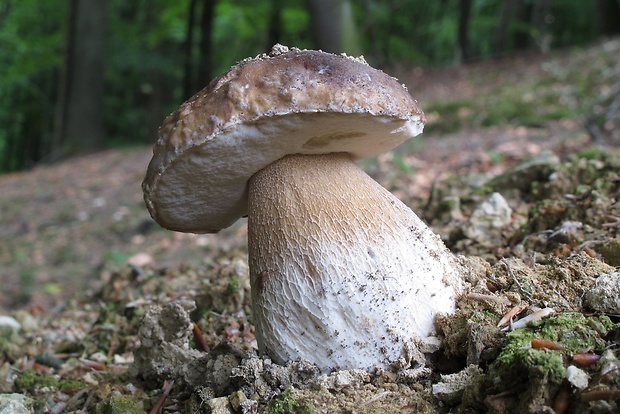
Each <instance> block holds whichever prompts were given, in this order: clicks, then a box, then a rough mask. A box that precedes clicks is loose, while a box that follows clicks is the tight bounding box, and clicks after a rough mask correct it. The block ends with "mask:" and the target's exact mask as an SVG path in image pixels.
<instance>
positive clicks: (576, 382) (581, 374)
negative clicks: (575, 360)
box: [566, 365, 590, 390]
mask: <svg viewBox="0 0 620 414" xmlns="http://www.w3.org/2000/svg"><path fill="white" fill-rule="evenodd" d="M566 379H567V380H568V382H570V383H571V384H572V385H573V386H574V387H575V388H578V389H580V390H585V389H586V388H588V381H589V380H590V377H589V376H588V374H587V373H586V372H585V371H584V370H582V369H579V368H577V367H576V366H574V365H569V367H568V368H566Z"/></svg>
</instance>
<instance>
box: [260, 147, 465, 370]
mask: <svg viewBox="0 0 620 414" xmlns="http://www.w3.org/2000/svg"><path fill="white" fill-rule="evenodd" d="M248 226H249V228H248V233H249V234H248V235H249V255H250V271H251V283H252V301H253V309H254V315H255V316H254V323H255V325H256V337H257V340H258V345H259V349H260V351H261V352H262V353H265V354H267V355H268V356H270V357H271V358H272V359H273V360H274V361H276V362H279V363H283V362H285V361H289V360H294V359H297V358H302V359H306V360H309V361H311V362H314V363H316V364H318V365H319V366H321V367H323V368H324V369H330V368H372V367H374V366H383V367H386V366H388V365H389V363H390V362H391V361H394V360H396V359H398V358H399V356H400V355H401V352H402V351H403V348H404V346H405V344H407V343H411V342H412V341H415V340H416V339H421V338H424V337H427V336H429V335H430V334H432V333H433V331H434V325H433V319H434V316H435V315H436V314H437V313H452V312H454V308H455V296H456V294H457V293H458V290H459V288H460V283H461V282H460V280H461V277H460V276H459V269H458V265H457V264H456V263H455V260H454V257H453V256H452V255H451V253H450V252H449V251H448V250H447V249H446V247H445V246H444V245H443V243H442V242H441V240H440V238H439V237H438V236H437V235H435V234H434V233H433V232H432V231H431V230H430V229H429V228H428V227H427V226H426V225H425V224H424V223H423V222H422V221H421V220H420V219H419V218H418V217H417V216H416V215H415V214H414V213H413V212H412V211H411V210H410V209H409V208H408V207H407V206H405V205H404V204H403V203H402V202H401V201H400V200H398V199H397V198H396V197H395V196H394V195H392V194H391V193H390V192H389V191H387V190H386V189H385V188H383V187H382V186H380V185H379V184H378V183H376V182H375V181H374V180H373V179H372V178H370V177H369V176H368V175H367V174H366V173H365V172H363V171H362V170H361V169H359V168H358V167H357V166H356V165H355V163H354V162H353V160H352V158H351V156H350V155H348V154H346V153H337V154H327V155H290V156H286V157H284V158H282V159H280V160H278V161H276V162H274V163H272V164H271V165H269V166H267V167H266V168H264V169H262V170H260V171H258V172H257V173H256V174H254V175H253V177H252V178H251V180H250V183H249V206H248Z"/></svg>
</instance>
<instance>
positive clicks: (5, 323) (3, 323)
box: [0, 315, 22, 332]
mask: <svg viewBox="0 0 620 414" xmlns="http://www.w3.org/2000/svg"><path fill="white" fill-rule="evenodd" d="M0 329H8V330H14V331H16V332H19V331H20V330H21V329H22V325H21V324H20V323H19V322H17V319H15V318H14V317H12V316H7V315H0Z"/></svg>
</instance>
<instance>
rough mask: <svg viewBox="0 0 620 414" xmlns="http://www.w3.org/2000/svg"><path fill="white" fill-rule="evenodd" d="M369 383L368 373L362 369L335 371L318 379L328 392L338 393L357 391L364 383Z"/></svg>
mask: <svg viewBox="0 0 620 414" xmlns="http://www.w3.org/2000/svg"><path fill="white" fill-rule="evenodd" d="M369 381H370V375H369V374H368V372H366V371H364V370H362V369H348V370H342V371H336V372H334V373H332V374H329V375H323V376H321V377H319V380H318V382H319V384H320V385H321V386H323V387H325V388H327V389H328V390H333V391H336V392H340V391H342V390H345V389H346V390H354V389H359V388H360V387H361V386H362V385H363V384H364V383H366V382H369Z"/></svg>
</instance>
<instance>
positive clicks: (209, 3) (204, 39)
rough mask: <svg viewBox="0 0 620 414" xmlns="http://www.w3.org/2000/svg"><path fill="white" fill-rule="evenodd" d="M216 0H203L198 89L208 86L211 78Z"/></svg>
mask: <svg viewBox="0 0 620 414" xmlns="http://www.w3.org/2000/svg"><path fill="white" fill-rule="evenodd" d="M216 4H217V0H203V2H202V16H201V18H200V30H201V31H200V58H199V60H198V79H197V81H198V88H197V89H202V88H204V87H205V86H207V85H208V84H209V82H210V81H211V78H212V76H213V62H212V60H213V56H212V55H213V53H212V49H213V20H214V18H215V5H216Z"/></svg>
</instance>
